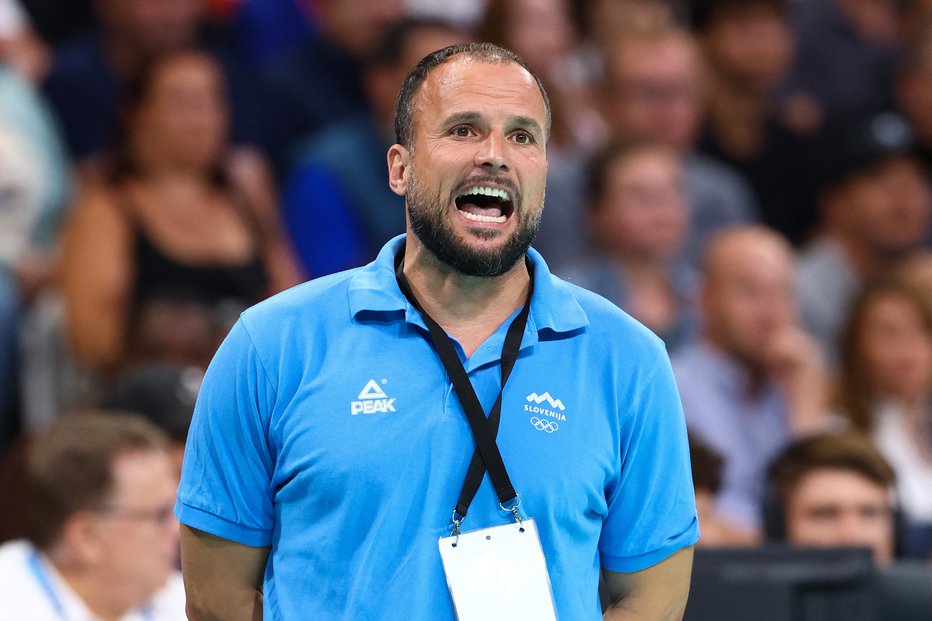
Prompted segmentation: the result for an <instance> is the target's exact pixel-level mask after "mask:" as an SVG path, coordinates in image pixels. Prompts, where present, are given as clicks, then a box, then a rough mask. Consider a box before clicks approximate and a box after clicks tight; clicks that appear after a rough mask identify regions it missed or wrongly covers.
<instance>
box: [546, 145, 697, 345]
mask: <svg viewBox="0 0 932 621" xmlns="http://www.w3.org/2000/svg"><path fill="white" fill-rule="evenodd" d="M589 180H590V181H589V209H588V212H587V214H586V215H587V222H588V225H589V227H588V228H589V235H590V236H591V238H592V240H593V246H594V248H595V250H596V253H595V254H594V255H592V256H590V257H588V258H587V259H582V260H579V261H577V262H574V263H571V264H569V265H568V266H566V267H565V268H564V269H561V270H560V271H561V275H562V276H564V277H565V278H567V280H570V281H572V282H573V283H575V284H577V285H579V286H581V287H585V288H586V289H589V290H591V291H595V292H596V293H598V294H600V295H602V296H604V297H606V298H608V299H609V300H611V301H612V302H614V303H615V304H616V305H618V306H619V307H621V308H622V309H624V310H625V311H627V312H628V313H630V314H631V315H632V316H633V317H634V318H635V319H637V320H638V321H640V322H641V323H643V324H644V325H645V326H647V327H648V328H650V329H651V330H653V331H654V333H655V334H657V335H658V336H660V337H661V338H662V339H663V340H664V342H665V343H666V344H667V348H668V349H671V350H672V349H675V348H676V347H677V346H678V345H680V344H681V343H683V342H684V341H685V340H686V339H687V338H688V337H689V336H690V334H691V332H692V330H693V328H694V319H693V305H694V299H693V297H694V278H693V272H692V270H691V268H689V267H687V266H686V265H685V264H684V262H683V261H682V260H681V259H682V254H683V245H684V242H685V240H686V236H687V227H688V226H689V211H688V210H689V207H688V205H687V203H686V197H685V196H684V194H683V169H682V158H681V157H680V155H679V154H678V153H677V152H675V151H673V150H672V149H670V148H669V147H666V146H662V145H658V144H656V143H651V142H646V141H634V140H614V141H611V142H609V143H608V144H606V145H605V146H604V147H603V148H602V149H601V150H600V151H599V152H598V153H597V154H596V156H595V157H594V158H593V161H592V163H591V164H590V171H589Z"/></svg>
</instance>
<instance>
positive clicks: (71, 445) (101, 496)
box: [25, 411, 168, 550]
mask: <svg viewBox="0 0 932 621" xmlns="http://www.w3.org/2000/svg"><path fill="white" fill-rule="evenodd" d="M167 442H168V439H167V437H166V435H165V434H164V433H163V432H162V431H161V430H159V428H158V427H156V426H155V425H154V424H153V423H151V422H149V421H147V420H146V419H144V418H142V417H141V416H138V415H135V414H127V413H113V412H103V411H95V412H83V413H75V414H67V415H64V416H62V417H61V418H60V419H58V420H57V421H55V422H54V423H52V425H51V426H49V427H48V428H47V429H46V430H44V431H43V432H42V433H40V434H39V435H38V436H37V437H36V438H35V440H34V441H33V442H32V444H31V445H30V447H29V449H28V455H27V458H26V478H27V498H26V506H25V510H26V512H27V517H28V520H27V522H28V523H27V525H26V528H27V532H26V536H27V538H28V539H29V540H30V541H32V543H33V544H34V545H35V546H36V547H37V548H39V549H42V550H47V549H48V548H49V547H51V546H52V545H53V544H55V542H56V541H57V540H58V538H59V536H60V535H61V529H62V527H63V526H64V524H65V521H66V520H67V519H68V518H69V517H70V516H71V515H73V514H75V513H77V512H79V511H85V510H91V509H95V508H99V507H100V506H101V505H102V504H103V503H105V502H106V501H107V496H108V495H109V494H110V493H111V492H112V491H113V483H114V481H113V465H114V462H115V461H116V460H117V458H119V457H121V456H123V455H125V454H127V453H133V452H149V451H165V450H167V448H166V447H167Z"/></svg>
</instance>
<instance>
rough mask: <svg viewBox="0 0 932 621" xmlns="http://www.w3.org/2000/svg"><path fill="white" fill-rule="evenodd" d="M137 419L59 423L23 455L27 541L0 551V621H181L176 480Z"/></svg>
mask: <svg viewBox="0 0 932 621" xmlns="http://www.w3.org/2000/svg"><path fill="white" fill-rule="evenodd" d="M167 447H168V441H167V438H166V437H165V436H164V434H163V433H162V432H161V431H159V430H158V428H156V427H155V426H154V425H152V424H151V423H149V422H148V421H146V420H144V419H142V418H138V417H136V416H135V415H129V414H115V413H101V412H93V413H86V414H74V415H69V416H65V417H63V418H61V419H60V420H58V421H57V422H55V423H54V424H53V425H52V426H51V427H49V428H48V429H47V430H46V431H44V432H43V433H42V434H41V435H40V436H39V437H37V438H36V439H35V440H34V441H33V443H32V445H31V446H30V448H29V450H28V456H27V463H26V477H27V485H26V488H27V490H28V491H27V494H26V498H25V499H24V500H25V503H24V505H23V507H22V510H23V511H25V515H24V517H25V518H26V519H25V520H24V522H25V523H26V525H27V530H28V532H27V533H26V538H25V539H21V540H15V541H10V542H7V543H5V544H3V545H2V546H0V602H2V605H0V621H22V620H24V619H30V620H31V621H175V620H177V621H181V620H183V619H185V614H184V590H183V587H182V584H181V579H180V575H179V573H178V572H177V570H176V569H175V566H176V563H177V551H178V523H177V521H176V520H175V518H174V516H173V515H172V505H173V503H174V495H175V489H176V486H177V483H178V481H177V475H176V471H175V468H174V466H173V462H172V461H171V458H170V456H169V452H168V448H167Z"/></svg>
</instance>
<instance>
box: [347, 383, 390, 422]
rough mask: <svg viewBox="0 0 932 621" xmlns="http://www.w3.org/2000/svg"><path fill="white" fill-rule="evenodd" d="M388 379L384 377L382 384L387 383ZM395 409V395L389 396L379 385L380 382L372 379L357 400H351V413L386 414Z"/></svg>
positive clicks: (354, 414)
mask: <svg viewBox="0 0 932 621" xmlns="http://www.w3.org/2000/svg"><path fill="white" fill-rule="evenodd" d="M387 383H388V380H386V379H383V380H382V384H387ZM394 411H395V397H389V396H388V395H387V394H385V391H384V390H382V387H381V386H379V383H378V382H376V381H375V380H374V379H371V380H369V381H368V383H366V385H365V386H364V387H363V389H362V390H360V391H359V394H358V395H357V396H356V401H351V402H350V414H352V415H353V416H356V415H358V414H384V413H386V412H394Z"/></svg>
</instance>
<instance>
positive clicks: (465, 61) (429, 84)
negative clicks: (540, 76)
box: [415, 56, 547, 127]
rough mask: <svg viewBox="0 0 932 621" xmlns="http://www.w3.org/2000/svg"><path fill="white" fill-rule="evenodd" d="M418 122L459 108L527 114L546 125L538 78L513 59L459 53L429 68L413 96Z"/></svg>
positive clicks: (453, 111) (458, 110)
mask: <svg viewBox="0 0 932 621" xmlns="http://www.w3.org/2000/svg"><path fill="white" fill-rule="evenodd" d="M415 111H416V113H417V116H418V118H419V121H420V122H423V123H427V124H428V125H429V124H430V123H432V122H438V121H440V120H441V119H443V118H446V117H448V116H451V115H454V114H457V113H461V112H479V113H480V114H482V115H488V116H495V115H503V116H513V115H518V116H526V117H530V118H532V119H534V120H536V121H537V122H538V123H540V125H541V127H546V125H547V121H546V116H547V113H546V109H545V107H544V99H543V96H542V95H541V93H540V89H539V88H538V86H537V81H536V80H535V79H534V77H533V76H532V75H531V74H530V73H528V71H527V70H526V69H524V68H523V67H521V66H520V65H518V64H516V63H513V62H503V63H493V62H488V61H483V60H477V59H474V58H471V57H468V56H461V57H457V58H454V59H453V60H450V61H448V62H446V63H444V64H442V65H440V66H438V67H436V68H434V69H433V71H431V72H430V73H429V74H428V76H427V78H426V79H425V80H424V84H423V85H422V86H421V90H420V92H419V93H418V96H417V98H416V100H415Z"/></svg>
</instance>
